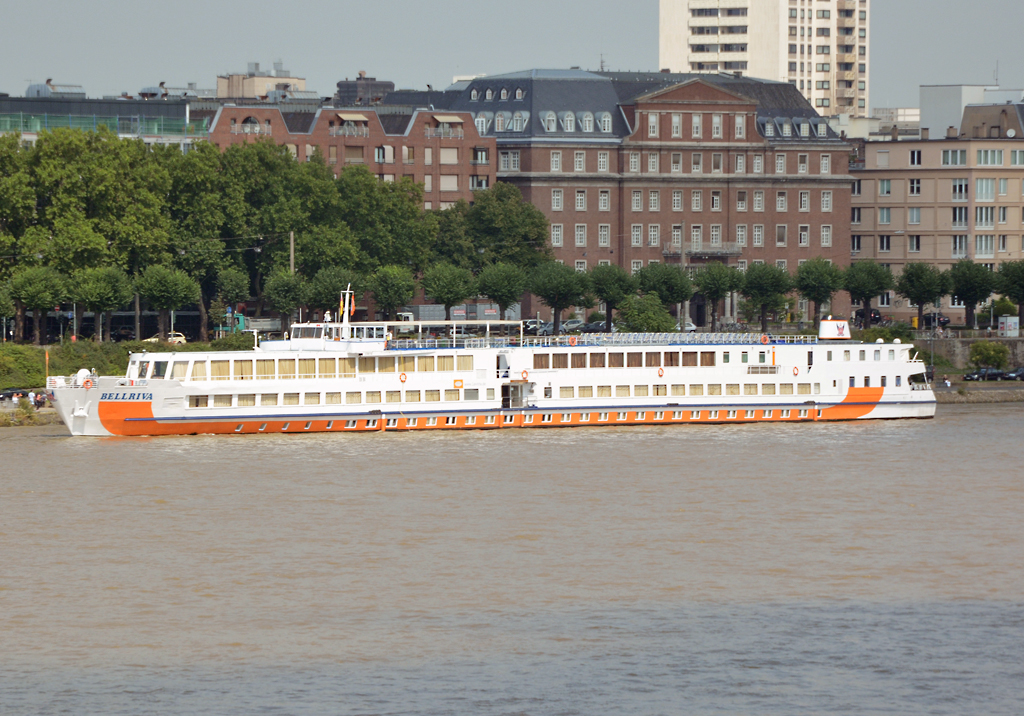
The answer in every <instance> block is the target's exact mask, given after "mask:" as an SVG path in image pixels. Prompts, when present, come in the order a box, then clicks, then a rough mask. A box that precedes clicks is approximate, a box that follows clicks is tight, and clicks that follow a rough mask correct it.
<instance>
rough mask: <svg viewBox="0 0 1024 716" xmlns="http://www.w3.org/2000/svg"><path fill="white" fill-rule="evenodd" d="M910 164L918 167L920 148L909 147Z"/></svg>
mask: <svg viewBox="0 0 1024 716" xmlns="http://www.w3.org/2000/svg"><path fill="white" fill-rule="evenodd" d="M910 166H912V167H919V166H921V150H920V149H911V150H910Z"/></svg>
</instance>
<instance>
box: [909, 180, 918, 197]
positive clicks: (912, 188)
mask: <svg viewBox="0 0 1024 716" xmlns="http://www.w3.org/2000/svg"><path fill="white" fill-rule="evenodd" d="M907 188H908V191H909V192H910V194H909V195H910V196H921V180H920V179H911V180H910V184H909V185H908V187H907Z"/></svg>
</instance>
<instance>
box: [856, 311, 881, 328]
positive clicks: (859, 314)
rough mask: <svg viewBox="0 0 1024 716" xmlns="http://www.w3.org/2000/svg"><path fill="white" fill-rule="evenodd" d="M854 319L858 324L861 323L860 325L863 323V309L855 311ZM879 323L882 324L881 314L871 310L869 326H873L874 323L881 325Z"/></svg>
mask: <svg viewBox="0 0 1024 716" xmlns="http://www.w3.org/2000/svg"><path fill="white" fill-rule="evenodd" d="M856 318H857V321H858V322H859V323H861V324H863V323H864V309H863V308H859V309H857V313H856ZM881 322H882V314H881V313H880V312H879V310H878V309H877V308H872V309H871V325H875V324H876V323H881Z"/></svg>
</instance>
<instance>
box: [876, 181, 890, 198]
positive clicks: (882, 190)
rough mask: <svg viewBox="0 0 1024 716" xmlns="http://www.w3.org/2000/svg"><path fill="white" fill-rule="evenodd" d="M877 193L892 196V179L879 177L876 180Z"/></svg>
mask: <svg viewBox="0 0 1024 716" xmlns="http://www.w3.org/2000/svg"><path fill="white" fill-rule="evenodd" d="M878 195H879V196H892V180H891V179H879V180H878Z"/></svg>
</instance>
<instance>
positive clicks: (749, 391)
mask: <svg viewBox="0 0 1024 716" xmlns="http://www.w3.org/2000/svg"><path fill="white" fill-rule="evenodd" d="M743 394H744V395H757V383H744V384H743Z"/></svg>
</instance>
